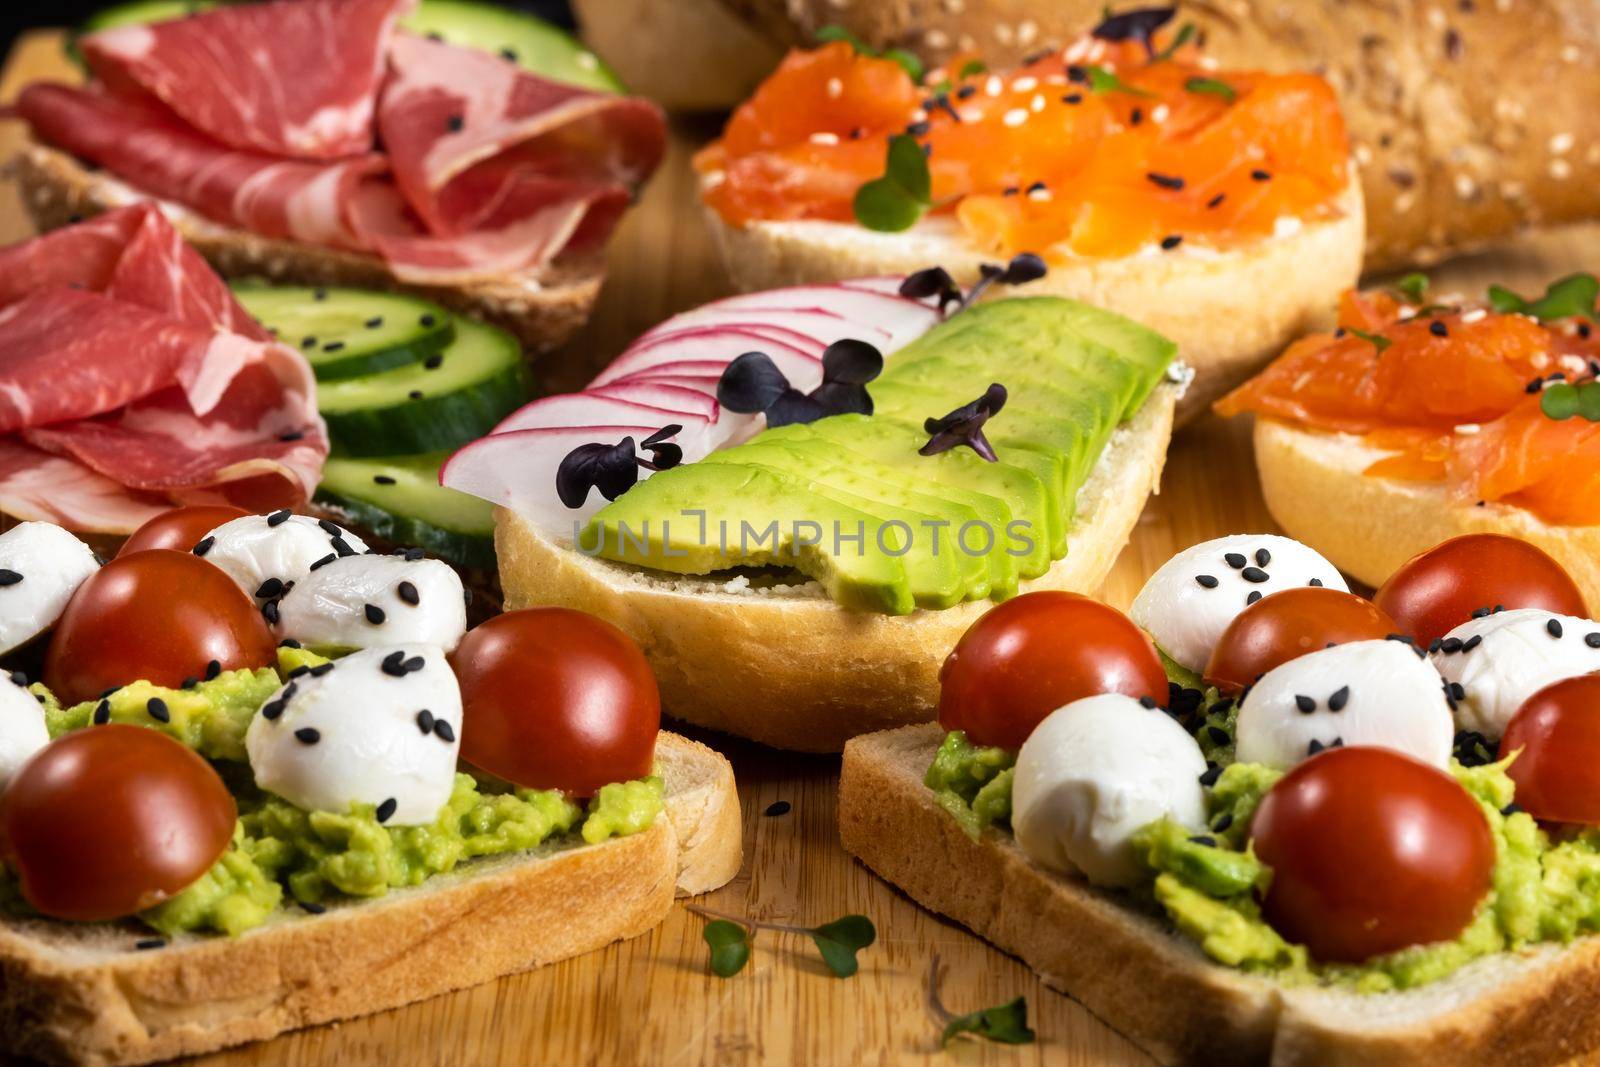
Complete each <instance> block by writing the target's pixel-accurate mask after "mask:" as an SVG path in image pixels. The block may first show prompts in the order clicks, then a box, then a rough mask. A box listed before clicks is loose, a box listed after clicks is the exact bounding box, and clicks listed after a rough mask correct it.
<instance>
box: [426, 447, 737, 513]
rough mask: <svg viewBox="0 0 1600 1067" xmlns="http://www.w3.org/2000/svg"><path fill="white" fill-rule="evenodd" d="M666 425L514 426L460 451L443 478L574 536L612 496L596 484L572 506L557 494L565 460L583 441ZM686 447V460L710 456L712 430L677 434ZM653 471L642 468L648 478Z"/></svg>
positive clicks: (441, 474) (443, 481)
mask: <svg viewBox="0 0 1600 1067" xmlns="http://www.w3.org/2000/svg"><path fill="white" fill-rule="evenodd" d="M659 428H660V427H650V426H562V427H542V428H537V429H527V430H510V431H507V432H505V433H492V434H490V435H489V436H488V437H481V438H479V439H478V440H476V441H473V442H472V443H471V444H468V445H464V446H462V447H461V448H460V449H458V450H457V451H456V453H455V454H454V455H452V456H451V457H450V458H449V459H448V460H446V461H445V464H444V466H443V467H442V468H440V470H439V483H440V484H441V485H444V486H446V487H447V488H450V489H456V490H459V491H460V492H463V493H468V494H470V495H472V496H475V497H479V498H481V499H483V500H487V501H489V502H490V503H492V504H497V505H499V506H501V507H504V508H510V509H511V510H512V511H515V512H516V513H517V514H518V515H521V516H522V517H523V518H524V519H527V520H528V521H529V522H531V523H533V524H534V526H535V527H537V528H538V529H539V530H540V531H541V532H543V533H544V534H546V535H547V536H549V537H553V538H556V539H558V540H561V541H571V540H572V539H573V536H574V531H576V530H578V529H581V528H582V527H583V525H584V523H586V522H588V521H589V519H590V518H591V517H593V516H594V514H595V512H597V511H599V510H600V509H601V508H603V507H605V506H606V504H607V503H608V501H607V500H606V498H605V497H604V496H602V495H601V494H600V491H599V490H598V489H590V490H589V496H588V498H587V499H585V500H584V502H583V504H582V506H580V507H577V508H569V507H567V506H566V505H565V504H563V503H562V502H561V497H560V496H558V495H557V494H556V471H557V470H559V469H560V467H561V461H562V460H564V459H566V458H567V455H568V454H569V453H571V451H572V450H573V449H575V448H577V447H578V446H579V445H587V444H595V443H603V444H615V443H616V442H618V441H621V440H622V439H623V438H624V437H632V438H633V439H634V442H635V443H637V442H639V441H642V440H644V439H645V438H646V437H648V436H650V434H652V433H654V432H655V431H656V430H657V429H659ZM672 442H673V443H674V444H676V445H677V446H678V447H679V448H681V449H683V461H684V462H685V463H693V462H694V461H695V460H698V459H702V458H704V457H705V455H706V452H707V451H708V449H707V447H706V434H705V433H704V432H703V430H702V431H701V432H695V431H693V430H689V429H687V428H686V429H685V431H684V432H683V433H681V434H679V435H678V436H676V437H674V438H673V439H672ZM650 474H651V472H650V471H648V470H645V469H644V468H642V467H641V468H640V469H639V478H640V480H643V479H645V478H648V477H649V476H650Z"/></svg>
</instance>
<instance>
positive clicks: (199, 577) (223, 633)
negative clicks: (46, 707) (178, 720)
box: [44, 548, 276, 704]
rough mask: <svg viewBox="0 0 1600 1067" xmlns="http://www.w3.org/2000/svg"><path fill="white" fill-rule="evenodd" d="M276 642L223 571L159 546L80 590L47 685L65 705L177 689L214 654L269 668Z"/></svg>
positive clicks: (228, 665) (106, 570) (56, 642)
mask: <svg viewBox="0 0 1600 1067" xmlns="http://www.w3.org/2000/svg"><path fill="white" fill-rule="evenodd" d="M275 655H276V644H275V642H274V641H273V640H272V633H271V631H270V630H268V629H267V623H266V620H264V619H263V618H262V617H261V613H260V612H259V611H257V610H256V607H255V605H254V604H253V603H251V601H250V598H249V597H248V596H246V595H245V594H244V593H242V592H240V591H239V587H238V586H236V585H234V584H233V579H231V578H229V577H228V576H227V575H226V574H224V573H223V572H222V571H221V570H219V569H218V568H216V567H213V566H212V565H211V564H209V563H207V562H206V561H205V560H203V559H199V558H198V557H196V556H192V555H190V554H189V553H187V552H176V551H173V550H172V549H167V548H157V549H151V550H149V551H146V552H135V553H134V554H133V555H131V556H119V557H118V558H116V559H114V560H112V561H111V562H110V563H107V564H106V565H105V566H104V567H101V568H100V570H99V571H97V572H95V574H93V575H92V576H91V577H90V578H89V580H88V581H86V582H84V583H83V584H82V585H80V586H79V587H78V591H77V592H76V593H73V594H72V599H71V600H69V601H68V602H67V610H66V611H65V612H63V613H62V615H61V621H60V622H59V623H57V625H56V632H55V636H54V637H52V638H51V640H50V648H49V649H48V650H47V651H46V653H45V660H44V684H45V685H47V686H49V687H50V689H51V690H52V691H53V692H54V693H55V694H56V696H57V697H59V698H60V699H61V702H62V703H63V704H75V703H78V702H79V701H83V700H89V699H90V698H92V697H96V696H99V695H100V694H101V693H102V692H104V691H105V690H107V689H110V688H112V687H113V686H119V685H126V684H127V683H129V682H135V681H140V680H143V681H148V682H154V683H155V684H156V685H164V686H179V685H182V684H183V681H184V679H186V678H200V677H203V676H204V675H205V674H206V669H207V666H208V665H209V664H210V662H211V661H212V660H216V661H217V663H219V664H220V665H221V667H222V669H223V670H225V671H227V670H234V669H236V668H239V667H264V666H266V665H267V664H269V663H271V662H272V661H273V658H274V656H275Z"/></svg>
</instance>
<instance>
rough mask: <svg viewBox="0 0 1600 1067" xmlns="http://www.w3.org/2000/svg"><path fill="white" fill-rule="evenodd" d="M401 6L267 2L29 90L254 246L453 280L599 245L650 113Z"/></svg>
mask: <svg viewBox="0 0 1600 1067" xmlns="http://www.w3.org/2000/svg"><path fill="white" fill-rule="evenodd" d="M410 3H411V0H272V2H268V3H262V4H247V5H230V6H226V7H222V8H219V9H216V10H213V11H208V12H205V13H202V14H199V15H195V16H191V17H189V18H185V19H180V20H177V21H173V22H163V23H158V24H155V25H149V26H131V27H120V28H115V29H110V30H105V31H102V32H100V33H96V34H92V35H90V36H88V37H86V38H84V39H83V40H82V41H81V42H80V46H81V47H82V50H83V53H84V56H85V58H86V59H87V60H88V62H89V64H90V66H91V67H92V68H93V70H94V72H95V74H96V78H97V80H96V82H95V83H94V84H92V85H91V86H89V87H88V88H78V87H73V86H65V85H53V84H36V85H32V86H29V87H28V88H27V89H26V90H24V92H23V94H22V97H21V99H20V100H19V101H18V111H19V113H20V114H21V115H22V117H23V118H25V119H26V120H27V121H28V123H29V124H30V126H31V127H32V128H33V131H34V133H35V134H36V135H37V136H38V137H39V138H40V139H42V140H44V141H46V142H48V143H50V144H53V145H55V146H57V147H59V148H62V149H64V150H66V151H68V152H71V153H72V154H74V155H76V156H78V157H79V158H81V159H85V160H87V161H89V162H91V163H95V164H98V165H99V166H102V167H104V168H106V169H107V170H108V171H110V172H111V173H112V174H114V175H115V176H116V177H118V178H120V179H122V180H123V181H125V182H127V183H128V184H130V185H132V186H134V187H135V188H137V189H138V190H140V191H142V192H145V193H148V194H150V195H152V196H155V197H158V198H160V199H162V200H164V201H169V202H172V203H176V204H181V205H182V206H184V207H186V208H189V209H191V210H193V211H195V212H197V213H199V214H201V215H203V216H205V217H206V218H208V219H211V220H213V221H215V222H219V223H222V224H224V225H228V226H233V227H237V228H240V229H245V230H248V231H250V232H252V233H257V234H260V235H262V236H265V237H272V238H283V239H289V240H294V241H298V242H302V243H305V244H313V245H322V246H327V247H334V248H343V249H350V250H356V251H363V252H369V253H372V254H374V255H376V256H379V257H381V258H382V259H383V260H384V262H385V263H386V264H387V265H388V267H389V269H390V270H391V271H392V272H393V274H394V275H395V277H397V278H399V279H400V280H401V281H405V282H410V283H415V284H435V285H438V284H461V283H465V282H470V281H474V280H477V279H481V278H495V277H501V276H505V275H508V274H517V273H521V272H525V271H532V270H537V269H538V268H540V267H543V266H545V265H546V264H548V263H549V262H550V261H551V260H552V259H554V258H555V257H556V256H558V255H560V254H562V253H570V254H579V253H583V252H587V251H592V250H594V249H595V248H597V247H598V246H599V245H600V244H601V243H602V242H603V241H604V240H605V238H606V237H607V236H608V235H609V234H610V232H611V230H612V229H613V228H614V226H615V225H616V222H617V219H618V218H619V216H620V215H621V213H622V211H623V210H624V209H625V208H626V207H627V205H628V204H629V203H630V202H631V201H632V197H633V193H634V190H635V189H636V188H637V187H638V185H639V184H640V183H641V182H643V181H644V179H645V178H646V177H648V176H649V174H650V172H651V171H653V170H654V169H655V167H656V165H657V164H658V163H659V162H660V160H661V156H662V153H663V152H664V150H665V145H666V132H665V124H664V121H663V119H662V117H661V113H660V110H659V109H658V108H656V107H655V105H653V104H651V103H649V102H647V101H644V100H638V99H632V98H628V97H621V96H613V95H609V94H604V93H596V92H591V91H588V90H583V89H576V88H573V87H571V86H567V85H562V84H558V83H555V82H551V81H547V80H545V79H543V78H539V77H537V76H535V75H532V74H529V73H527V72H526V71H524V70H522V69H521V68H520V67H518V66H517V65H516V64H514V63H512V62H510V61H508V60H505V59H502V58H501V57H499V56H496V55H492V54H490V53H487V52H481V51H477V50H475V49H468V48H461V47H457V46H454V45H449V44H444V43H442V42H438V41H433V40H429V39H427V38H423V37H417V36H414V35H411V34H407V33H404V32H402V31H399V30H396V29H395V26H394V24H395V20H396V19H397V18H398V17H399V16H400V15H401V14H403V13H404V12H405V11H406V10H408V9H409V6H410Z"/></svg>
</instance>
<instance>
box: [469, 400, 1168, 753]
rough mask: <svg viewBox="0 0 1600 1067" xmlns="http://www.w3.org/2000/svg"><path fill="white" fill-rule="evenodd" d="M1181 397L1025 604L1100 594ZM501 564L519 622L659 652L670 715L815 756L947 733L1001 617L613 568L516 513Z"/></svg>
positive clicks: (1094, 482) (976, 610) (1150, 405)
mask: <svg viewBox="0 0 1600 1067" xmlns="http://www.w3.org/2000/svg"><path fill="white" fill-rule="evenodd" d="M1177 392H1178V390H1177V387H1176V386H1174V385H1172V384H1170V383H1163V384H1162V385H1160V386H1158V387H1157V388H1156V390H1155V392H1153V393H1152V394H1151V396H1150V399H1149V400H1148V401H1146V403H1145V405H1144V407H1143V408H1141V409H1140V411H1139V413H1138V415H1136V416H1135V417H1134V418H1133V419H1132V420H1131V421H1130V422H1129V423H1128V424H1127V425H1125V426H1123V427H1121V428H1120V429H1118V430H1117V432H1116V433H1115V434H1114V435H1113V437H1112V439H1111V443H1110V444H1109V445H1108V446H1107V447H1106V450H1105V452H1104V454H1102V455H1101V457H1100V462H1099V464H1098V465H1097V466H1096V467H1095V470H1094V472H1093V474H1092V475H1091V476H1090V479H1089V481H1088V482H1087V483H1086V484H1085V485H1084V487H1083V488H1082V490H1080V491H1079V494H1078V512H1077V519H1076V521H1075V523H1074V524H1073V528H1072V531H1071V538H1070V541H1069V543H1068V548H1067V555H1066V557H1065V558H1064V559H1062V560H1060V561H1059V562H1057V563H1056V564H1055V566H1054V567H1052V568H1051V569H1050V570H1049V571H1048V572H1047V573H1045V574H1044V575H1042V576H1040V577H1039V578H1036V579H1034V580H1032V581H1029V582H1024V583H1023V585H1022V588H1023V591H1025V592H1026V591H1029V590H1034V589H1070V590H1074V591H1078V592H1091V591H1093V590H1095V589H1098V588H1099V586H1100V583H1101V582H1102V581H1104V580H1105V577H1106V574H1107V573H1108V572H1109V571H1110V570H1111V565H1112V564H1113V563H1114V562H1115V561H1116V558H1117V554H1118V553H1119V552H1121V551H1122V546H1123V545H1124V544H1126V543H1127V540H1128V534H1129V533H1130V531H1132V529H1133V524H1134V523H1135V522H1136V521H1137V520H1138V517H1139V513H1140V511H1142V510H1143V508H1144V502H1145V499H1146V498H1147V497H1148V496H1149V494H1150V493H1151V492H1152V491H1154V490H1155V489H1156V487H1157V486H1159V484H1160V482H1161V468H1162V465H1163V463H1165V461H1166V452H1167V442H1168V440H1169V439H1170V437H1171V434H1172V411H1173V403H1174V401H1175V399H1176V396H1177ZM495 548H496V553H497V555H498V556H499V562H500V583H501V587H502V588H503V589H504V591H505V603H506V608H507V609H508V610H509V609H513V608H525V607H532V606H536V605H557V606H562V607H571V608H578V609H580V610H583V611H587V612H589V613H590V614H593V615H598V616H599V617H600V618H602V619H605V620H607V621H608V622H611V623H613V624H615V625H616V626H618V627H620V628H621V629H622V630H624V631H625V632H627V634H628V635H629V636H631V637H632V638H633V639H634V640H635V641H637V642H638V643H639V646H640V647H641V648H643V649H644V653H645V656H646V657H647V658H648V659H649V660H650V665H651V667H653V668H654V669H655V673H656V678H657V679H658V680H659V681H660V683H661V698H662V707H663V709H664V710H665V712H666V713H667V714H668V715H671V716H673V717H675V718H679V719H683V720H685V721H687V722H692V723H695V724H697V725H700V726H708V727H710V728H712V729H715V730H721V731H724V732H726V733H730V734H738V735H739V736H741V737H748V738H751V739H753V740H756V741H761V742H763V743H765V744H768V745H773V746H775V747H777V748H785V749H793V750H798V751H802V752H837V751H839V750H840V749H841V748H842V747H843V746H844V743H845V741H846V739H848V738H850V737H853V736H855V735H856V734H861V733H868V732H870V731H873V730H881V729H883V728H884V727H887V726H900V725H904V724H905V723H911V722H926V721H927V720H928V719H931V718H933V715H934V710H935V707H936V706H937V704H938V699H939V666H940V664H941V663H943V662H944V658H945V656H946V654H948V653H949V651H950V650H951V649H952V648H954V647H955V643H956V641H958V640H959V639H960V637H961V635H962V634H963V633H965V632H966V630H967V627H969V626H971V625H972V622H973V620H974V619H976V618H977V617H978V616H979V615H981V614H983V612H985V611H987V610H988V609H989V608H990V607H992V606H993V602H992V601H988V600H982V601H969V602H967V603H964V604H959V605H957V606H955V607H952V608H947V609H945V610H943V611H923V610H919V611H916V612H913V613H912V614H910V615H905V616H889V615H878V614H872V613H867V612H852V611H846V610H844V609H842V608H840V607H839V606H838V605H837V604H835V603H834V602H833V601H832V600H830V599H828V598H827V597H826V596H825V595H824V594H823V591H822V588H821V586H819V585H818V584H816V583H814V582H807V583H805V584H803V585H792V586H779V587H777V588H774V589H756V588H751V587H750V586H749V584H748V583H746V582H742V581H734V582H729V581H728V580H727V578H726V576H722V577H715V576H713V577H706V578H700V577H680V576H677V575H668V574H663V573H660V572H650V571H646V570H643V569H641V568H638V567H632V566H628V565H626V564H620V563H613V562H611V561H609V560H604V559H598V558H595V557H593V556H590V555H586V554H584V553H582V552H578V551H575V550H574V549H573V548H572V547H571V546H570V542H567V543H558V542H556V541H554V540H552V539H550V538H547V537H546V536H544V535H543V534H541V533H540V532H539V531H538V530H536V529H535V528H534V527H533V526H531V525H529V524H528V523H527V522H525V521H523V520H522V519H520V518H518V517H517V516H516V515H515V514H513V513H511V512H509V511H507V510H505V509H500V510H499V511H498V512H497V514H496V516H495Z"/></svg>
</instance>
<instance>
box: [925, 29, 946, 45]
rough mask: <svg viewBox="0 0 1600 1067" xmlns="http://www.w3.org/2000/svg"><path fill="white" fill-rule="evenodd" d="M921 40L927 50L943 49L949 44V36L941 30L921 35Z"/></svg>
mask: <svg viewBox="0 0 1600 1067" xmlns="http://www.w3.org/2000/svg"><path fill="white" fill-rule="evenodd" d="M922 39H923V40H924V41H926V42H927V43H928V47H929V48H943V47H944V46H945V45H947V44H949V43H950V35H949V34H948V33H945V32H944V31H943V30H929V31H928V32H927V33H925V34H923V35H922Z"/></svg>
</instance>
